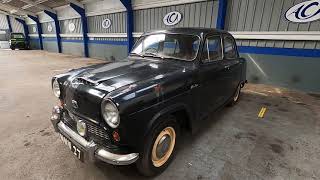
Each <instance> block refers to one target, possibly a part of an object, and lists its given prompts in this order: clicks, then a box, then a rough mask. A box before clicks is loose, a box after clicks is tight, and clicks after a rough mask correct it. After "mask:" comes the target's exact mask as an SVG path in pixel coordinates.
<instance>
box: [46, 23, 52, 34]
mask: <svg viewBox="0 0 320 180" xmlns="http://www.w3.org/2000/svg"><path fill="white" fill-rule="evenodd" d="M47 28H48V31H49V32H51V31H52V26H51V24H48V27H47Z"/></svg>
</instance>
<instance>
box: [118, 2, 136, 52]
mask: <svg viewBox="0 0 320 180" xmlns="http://www.w3.org/2000/svg"><path fill="white" fill-rule="evenodd" d="M120 1H121V3H122V4H123V6H124V7H125V8H126V10H127V40H128V53H130V51H131V49H132V47H133V42H134V41H133V35H132V33H133V10H132V2H131V0H120Z"/></svg>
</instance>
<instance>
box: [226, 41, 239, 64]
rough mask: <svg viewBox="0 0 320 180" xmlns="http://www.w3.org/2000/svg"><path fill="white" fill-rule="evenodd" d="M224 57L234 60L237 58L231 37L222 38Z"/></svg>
mask: <svg viewBox="0 0 320 180" xmlns="http://www.w3.org/2000/svg"><path fill="white" fill-rule="evenodd" d="M223 45H224V47H223V48H224V57H225V58H226V59H234V58H237V56H238V54H237V51H236V47H235V42H234V40H233V38H231V37H228V36H227V37H225V38H224V43H223Z"/></svg>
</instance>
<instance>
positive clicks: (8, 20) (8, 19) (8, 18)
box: [7, 15, 12, 33]
mask: <svg viewBox="0 0 320 180" xmlns="http://www.w3.org/2000/svg"><path fill="white" fill-rule="evenodd" d="M7 22H8V26H9V31H10V33H12V27H11V21H10V16H9V15H7Z"/></svg>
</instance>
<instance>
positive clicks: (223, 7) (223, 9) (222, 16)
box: [216, 0, 228, 30]
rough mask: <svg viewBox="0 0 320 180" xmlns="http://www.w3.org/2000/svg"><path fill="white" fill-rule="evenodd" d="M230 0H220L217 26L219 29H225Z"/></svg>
mask: <svg viewBox="0 0 320 180" xmlns="http://www.w3.org/2000/svg"><path fill="white" fill-rule="evenodd" d="M227 1H228V0H219V9H218V19H217V24H216V28H217V29H222V30H223V29H224V28H225V27H224V26H225V21H226V14H227V6H228V2H227Z"/></svg>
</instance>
